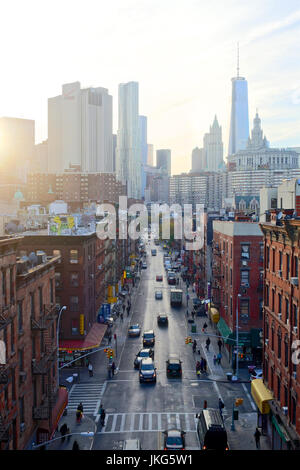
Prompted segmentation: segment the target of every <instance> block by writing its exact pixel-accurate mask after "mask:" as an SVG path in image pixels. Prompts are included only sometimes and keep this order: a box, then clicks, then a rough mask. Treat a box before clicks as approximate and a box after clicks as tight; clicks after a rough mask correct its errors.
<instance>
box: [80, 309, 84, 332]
mask: <svg viewBox="0 0 300 470" xmlns="http://www.w3.org/2000/svg"><path fill="white" fill-rule="evenodd" d="M79 331H80V334H81V335H83V334H84V315H83V314H81V315H79Z"/></svg>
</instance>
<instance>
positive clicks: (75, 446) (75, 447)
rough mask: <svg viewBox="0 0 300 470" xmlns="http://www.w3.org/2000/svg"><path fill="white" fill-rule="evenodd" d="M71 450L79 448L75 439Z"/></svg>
mask: <svg viewBox="0 0 300 470" xmlns="http://www.w3.org/2000/svg"><path fill="white" fill-rule="evenodd" d="M72 450H79V445H78V442H77V441H74V442H73V446H72Z"/></svg>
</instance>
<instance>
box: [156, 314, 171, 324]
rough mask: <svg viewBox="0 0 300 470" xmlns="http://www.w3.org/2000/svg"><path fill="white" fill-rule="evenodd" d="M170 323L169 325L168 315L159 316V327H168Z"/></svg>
mask: <svg viewBox="0 0 300 470" xmlns="http://www.w3.org/2000/svg"><path fill="white" fill-rule="evenodd" d="M168 323H169V319H168V315H166V314H165V313H160V314H159V315H157V324H158V325H162V326H168Z"/></svg>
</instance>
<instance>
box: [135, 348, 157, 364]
mask: <svg viewBox="0 0 300 470" xmlns="http://www.w3.org/2000/svg"><path fill="white" fill-rule="evenodd" d="M147 358H150V359H154V351H153V349H151V348H144V349H141V350H140V351H139V352H138V354H137V355H136V358H135V360H134V363H133V364H134V367H135V368H136V369H139V367H140V363H141V361H142V360H143V359H147Z"/></svg>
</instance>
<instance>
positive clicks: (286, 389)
mask: <svg viewBox="0 0 300 470" xmlns="http://www.w3.org/2000/svg"><path fill="white" fill-rule="evenodd" d="M288 400H289V394H288V388H287V386H286V385H285V386H284V406H288Z"/></svg>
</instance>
